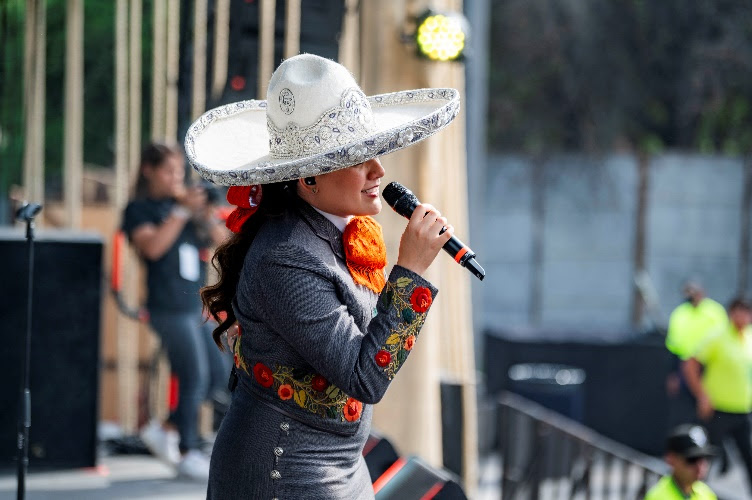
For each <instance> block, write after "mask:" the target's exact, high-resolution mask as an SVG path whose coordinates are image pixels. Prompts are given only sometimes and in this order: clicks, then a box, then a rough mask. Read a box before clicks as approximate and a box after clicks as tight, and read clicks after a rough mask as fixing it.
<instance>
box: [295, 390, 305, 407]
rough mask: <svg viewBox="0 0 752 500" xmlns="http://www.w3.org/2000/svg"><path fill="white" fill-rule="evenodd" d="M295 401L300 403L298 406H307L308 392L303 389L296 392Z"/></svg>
mask: <svg viewBox="0 0 752 500" xmlns="http://www.w3.org/2000/svg"><path fill="white" fill-rule="evenodd" d="M295 402H296V403H298V406H300V407H301V408H305V402H306V393H305V391H304V390H302V389H301V390H300V391H297V392H296V393H295Z"/></svg>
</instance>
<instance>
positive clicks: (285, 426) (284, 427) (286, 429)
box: [279, 422, 290, 432]
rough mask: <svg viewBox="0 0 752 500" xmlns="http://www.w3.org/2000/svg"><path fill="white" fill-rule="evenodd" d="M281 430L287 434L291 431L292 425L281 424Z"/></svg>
mask: <svg viewBox="0 0 752 500" xmlns="http://www.w3.org/2000/svg"><path fill="white" fill-rule="evenodd" d="M279 428H280V429H282V430H283V431H285V432H287V431H289V430H290V424H288V423H287V422H282V423H281V424H279Z"/></svg>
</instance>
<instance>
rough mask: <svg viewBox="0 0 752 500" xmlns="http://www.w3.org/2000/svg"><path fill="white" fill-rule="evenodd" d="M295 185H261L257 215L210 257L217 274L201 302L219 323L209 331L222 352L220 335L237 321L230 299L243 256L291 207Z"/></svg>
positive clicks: (294, 197)
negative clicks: (263, 230)
mask: <svg viewBox="0 0 752 500" xmlns="http://www.w3.org/2000/svg"><path fill="white" fill-rule="evenodd" d="M297 183H298V181H297V180H294V181H287V182H278V183H274V184H264V185H263V187H262V198H261V204H260V205H259V207H258V210H257V211H256V213H255V214H253V216H252V217H251V218H249V219H248V220H247V221H246V222H245V224H243V227H242V229H241V230H240V232H239V233H236V234H233V235H232V236H230V238H228V239H227V241H225V242H224V243H223V244H222V245H220V246H219V247H218V248H217V251H216V252H215V253H214V257H212V261H211V262H212V266H213V267H214V269H215V270H216V271H217V275H218V279H217V282H216V283H215V284H214V285H209V286H205V287H203V288H202V289H201V301H202V302H203V303H204V308H205V309H206V310H208V311H209V313H210V314H211V315H212V317H213V318H214V319H215V320H217V322H218V323H219V326H217V328H215V329H214V331H213V332H212V337H213V338H214V342H215V343H216V344H217V345H218V346H219V348H220V349H222V350H224V347H223V345H222V342H221V340H220V336H221V335H222V332H224V331H226V330H227V329H228V328H230V326H232V324H233V323H235V321H236V320H237V318H235V312H234V311H233V310H232V300H233V299H234V298H235V294H236V292H237V288H238V282H239V281H240V271H241V270H242V269H243V262H244V261H245V255H246V254H247V253H248V249H249V248H250V247H251V243H253V240H254V238H256V234H258V231H259V229H260V228H261V226H262V225H263V224H264V223H265V222H267V221H268V220H270V219H273V218H276V217H280V216H282V215H284V213H285V212H286V211H288V210H290V209H291V208H292V207H293V205H294V203H295V201H296V200H297V198H298V194H297ZM222 313H226V314H227V316H226V317H225V318H224V320H222V319H221V316H220V315H221V314H222Z"/></svg>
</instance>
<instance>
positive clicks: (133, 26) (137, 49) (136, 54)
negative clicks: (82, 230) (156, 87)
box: [128, 0, 143, 179]
mask: <svg viewBox="0 0 752 500" xmlns="http://www.w3.org/2000/svg"><path fill="white" fill-rule="evenodd" d="M129 5H130V10H131V12H130V40H129V42H130V54H129V56H130V68H129V77H130V78H129V88H130V90H129V96H130V103H129V110H130V117H129V119H128V126H129V131H128V172H129V176H128V178H129V179H133V178H134V177H135V173H136V172H135V169H136V168H137V165H136V161H137V159H138V158H139V156H140V153H141V103H142V99H141V75H142V73H141V19H142V17H143V0H129Z"/></svg>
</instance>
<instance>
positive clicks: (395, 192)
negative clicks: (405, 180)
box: [381, 182, 412, 207]
mask: <svg viewBox="0 0 752 500" xmlns="http://www.w3.org/2000/svg"><path fill="white" fill-rule="evenodd" d="M407 193H410V190H409V189H407V188H406V187H405V186H403V185H402V184H400V183H399V182H390V183H389V184H387V185H386V187H385V188H384V191H383V192H382V194H381V195H382V196H383V197H384V199H385V200H386V202H387V203H388V204H389V206H390V207H394V204H395V203H397V200H399V199H400V198H401V197H402V196H403V195H405V194H407ZM411 194H412V193H411Z"/></svg>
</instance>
